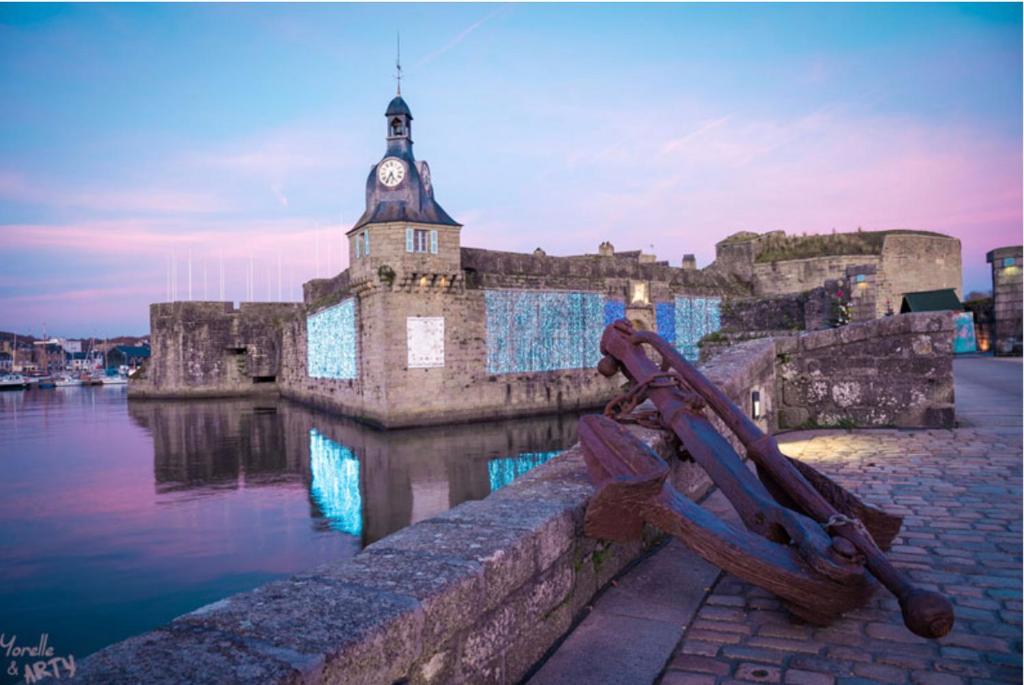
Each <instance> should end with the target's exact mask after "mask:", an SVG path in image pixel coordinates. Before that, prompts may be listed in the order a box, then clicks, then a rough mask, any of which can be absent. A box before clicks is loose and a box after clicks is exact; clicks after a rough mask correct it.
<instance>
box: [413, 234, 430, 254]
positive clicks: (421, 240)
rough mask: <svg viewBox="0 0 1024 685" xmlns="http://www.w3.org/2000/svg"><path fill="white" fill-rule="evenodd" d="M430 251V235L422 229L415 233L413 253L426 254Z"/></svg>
mask: <svg viewBox="0 0 1024 685" xmlns="http://www.w3.org/2000/svg"><path fill="white" fill-rule="evenodd" d="M429 249H430V235H429V234H428V232H427V231H425V230H423V229H422V228H417V229H416V231H415V232H414V233H413V252H426V251H427V250H429Z"/></svg>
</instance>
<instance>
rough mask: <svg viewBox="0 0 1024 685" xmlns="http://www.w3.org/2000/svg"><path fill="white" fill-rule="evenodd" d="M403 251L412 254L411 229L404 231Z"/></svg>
mask: <svg viewBox="0 0 1024 685" xmlns="http://www.w3.org/2000/svg"><path fill="white" fill-rule="evenodd" d="M405 251H406V252H412V229H411V228H407V229H405Z"/></svg>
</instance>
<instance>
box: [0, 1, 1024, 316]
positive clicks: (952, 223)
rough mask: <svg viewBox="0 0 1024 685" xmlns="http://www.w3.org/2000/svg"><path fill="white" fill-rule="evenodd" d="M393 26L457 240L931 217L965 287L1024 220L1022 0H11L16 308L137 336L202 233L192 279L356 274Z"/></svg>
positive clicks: (667, 234) (522, 246) (9, 132)
mask: <svg viewBox="0 0 1024 685" xmlns="http://www.w3.org/2000/svg"><path fill="white" fill-rule="evenodd" d="M399 30H400V31H401V34H402V59H403V66H404V71H405V73H406V78H405V79H404V80H403V94H404V95H405V96H406V99H407V100H408V102H409V104H410V106H411V108H412V111H413V114H414V116H415V122H414V125H413V132H414V139H415V141H416V154H417V157H418V158H420V159H426V160H428V161H429V162H430V164H431V169H432V172H433V173H432V175H433V178H434V182H435V187H436V193H437V197H438V199H439V201H440V202H441V204H442V205H443V206H444V207H445V209H446V210H447V211H448V212H449V213H450V214H451V215H452V216H454V217H455V218H456V219H458V220H459V221H461V222H462V223H463V224H465V228H464V229H463V244H464V245H473V246H481V247H491V248H495V249H508V250H519V251H530V250H532V249H533V248H535V247H538V246H540V247H543V248H544V249H545V250H547V252H548V253H549V254H578V253H582V252H593V251H594V250H595V249H596V246H597V244H598V243H600V242H601V241H603V240H606V239H610V240H611V241H612V242H613V243H615V245H616V247H617V248H619V249H637V248H643V249H646V250H650V249H651V246H652V245H653V249H654V251H655V252H656V253H657V254H658V256H659V258H662V259H668V260H670V261H671V262H672V263H675V264H678V263H679V260H680V258H681V257H682V255H683V253H686V252H693V253H696V254H697V258H698V263H699V264H700V265H701V266H703V265H706V264H707V263H708V262H710V261H711V260H712V259H713V256H714V247H713V246H714V243H715V242H716V241H717V240H720V239H722V238H724V237H725V236H726V235H728V234H729V233H732V232H735V231H738V230H758V231H761V230H773V229H783V230H786V231H789V232H797V233H799V232H808V233H812V232H829V231H831V230H832V229H833V228H835V229H836V230H840V231H844V230H855V229H856V228H857V227H858V226H862V227H864V228H865V229H882V228H919V229H928V230H937V231H942V232H947V233H951V234H953V235H956V236H957V237H959V238H961V240H962V241H963V248H964V280H965V283H964V286H965V291H967V290H972V289H986V288H988V287H989V284H988V270H987V266H986V264H985V262H984V253H985V252H986V251H987V250H990V249H992V248H994V247H998V246H1001V245H1005V244H1015V243H1019V242H1021V183H1022V171H1021V147H1022V137H1021V118H1022V112H1021V61H1022V55H1021V5H1020V4H1002V5H980V4H976V5H953V4H943V5H931V4H912V5H886V4H870V5H861V4H829V5H807V4H801V5H767V4H758V5H742V4H729V5H612V4H608V5H497V4H488V5H475V4H460V5H438V4H431V5H426V4H423V5H397V4H393V5H0V102H3V103H4V106H3V108H2V109H0V247H2V253H3V255H4V259H5V266H4V269H3V271H2V273H0V329H7V330H10V329H17V330H19V331H24V332H32V333H36V334H39V333H41V332H42V328H43V325H44V324H45V326H46V329H47V332H48V333H52V334H58V335H112V334H117V333H143V332H145V331H146V330H147V328H148V308H147V305H148V303H149V302H153V301H162V300H165V299H166V297H167V274H168V268H169V267H168V261H169V260H173V261H174V262H175V263H176V264H178V267H177V270H178V279H177V283H178V286H179V288H178V296H179V297H184V296H186V294H187V293H186V289H187V286H186V285H185V283H186V277H185V273H186V260H187V258H188V255H189V254H191V257H192V265H193V296H194V297H195V298H197V299H198V298H202V297H203V294H204V290H205V292H206V294H207V295H208V296H210V297H211V299H213V298H216V297H217V295H218V292H217V291H218V285H219V268H220V264H221V263H222V262H223V263H224V268H225V289H226V296H227V297H228V298H229V299H234V300H239V299H242V298H243V297H245V292H246V290H245V273H246V270H247V267H248V265H249V264H250V262H251V263H252V264H253V265H254V266H253V268H254V271H255V273H256V296H257V298H258V299H266V296H267V295H268V294H269V296H270V297H271V299H276V298H277V295H278V287H277V283H278V268H279V266H278V265H279V264H280V271H281V283H282V295H283V296H285V297H286V298H288V297H289V296H290V297H291V298H292V299H294V298H295V296H296V295H295V294H296V292H297V287H298V284H299V283H301V282H302V281H303V280H307V279H309V278H311V277H313V276H315V275H316V274H317V273H319V274H320V275H327V273H328V271H330V272H336V271H338V270H340V269H341V268H343V267H344V266H345V265H346V263H347V258H344V259H343V258H342V256H341V254H340V252H341V245H342V242H341V235H342V233H343V231H344V230H345V228H347V227H348V226H349V225H350V224H351V222H353V221H354V220H355V219H356V218H357V217H358V215H359V214H360V213H361V212H362V209H363V201H364V198H363V191H364V182H365V178H366V173H367V170H368V169H369V167H370V165H371V164H373V163H374V162H376V161H377V160H378V159H379V158H380V157H381V155H382V153H383V150H384V140H383V137H384V118H383V110H384V108H385V106H386V104H387V102H388V100H389V99H390V97H391V96H392V95H393V92H394V79H393V72H394V57H395V55H394V48H395V32H396V31H399ZM318 256H319V266H318V264H317V262H318V260H317V257H318ZM204 273H205V275H206V280H205V287H204V281H203V274H204Z"/></svg>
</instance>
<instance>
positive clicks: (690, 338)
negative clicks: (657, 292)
mask: <svg viewBox="0 0 1024 685" xmlns="http://www.w3.org/2000/svg"><path fill="white" fill-rule="evenodd" d="M720 305H721V299H720V298H717V297H677V298H676V299H675V301H674V302H658V303H656V304H655V305H654V315H655V320H656V324H657V327H658V335H660V336H661V337H663V338H664V339H665V340H667V341H669V342H670V343H672V344H673V345H675V346H676V349H678V350H679V353H680V354H682V355H683V357H684V358H685V359H687V360H689V361H697V359H698V358H699V357H700V349H699V348H698V347H697V342H698V341H699V340H700V339H701V338H703V337H704V336H705V335H707V334H709V333H714V332H715V331H717V330H718V329H719V328H721V327H722V318H721V313H720V310H719V308H720Z"/></svg>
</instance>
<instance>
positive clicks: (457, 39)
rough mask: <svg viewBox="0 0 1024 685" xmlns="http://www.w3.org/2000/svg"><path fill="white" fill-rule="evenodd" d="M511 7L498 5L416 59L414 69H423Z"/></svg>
mask: <svg viewBox="0 0 1024 685" xmlns="http://www.w3.org/2000/svg"><path fill="white" fill-rule="evenodd" d="M510 9H511V6H509V5H502V6H500V7H498V8H497V9H494V10H492V11H491V12H489V13H488V14H486V15H484V16H483V17H482V18H480V19H478V20H477V21H475V22H473V23H472V24H470V25H469V26H467V27H466V28H464V29H462V30H461V31H459V32H458V33H457V34H455V36H454V37H453V38H452V39H451V40H449V41H448V42H447V43H445V44H444V45H442V46H441V47H439V48H438V49H436V50H434V51H432V52H428V53H427V54H426V55H424V56H423V57H421V58H420V59H418V60H417V61H416V63H415V64H414V65H413V69H414V70H415V69H421V68H423V67H425V66H427V65H428V64H430V63H431V62H433V61H434V60H436V59H437V58H438V57H440V56H441V55H443V54H445V53H446V52H448V51H449V50H451V49H453V48H455V47H457V46H458V45H459V43H461V42H462V41H464V40H466V39H467V38H469V37H470V36H471V35H472V34H473V33H474V32H475V31H476V30H477V29H479V28H480V27H481V26H483V25H484V24H486V23H487V22H488V21H490V20H492V19H494V18H496V17H498V16H500V15H502V14H506V13H508V12H509V11H510Z"/></svg>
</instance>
